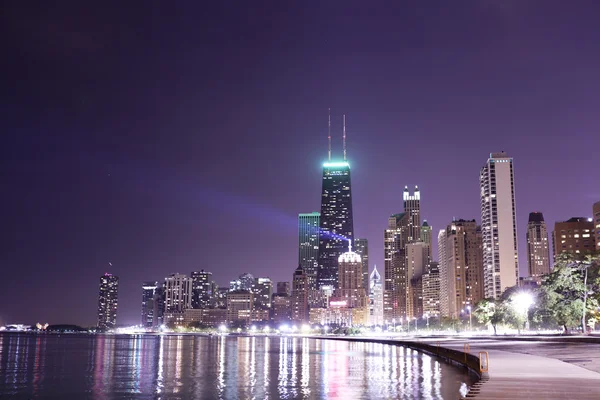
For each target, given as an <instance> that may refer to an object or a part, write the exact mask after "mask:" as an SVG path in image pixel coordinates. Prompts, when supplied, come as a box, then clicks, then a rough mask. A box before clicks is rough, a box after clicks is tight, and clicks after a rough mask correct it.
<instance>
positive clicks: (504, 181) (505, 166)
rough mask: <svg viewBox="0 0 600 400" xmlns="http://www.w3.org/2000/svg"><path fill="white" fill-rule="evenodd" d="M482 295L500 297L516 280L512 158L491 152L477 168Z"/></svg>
mask: <svg viewBox="0 0 600 400" xmlns="http://www.w3.org/2000/svg"><path fill="white" fill-rule="evenodd" d="M479 183H480V188H481V229H482V234H483V265H484V270H483V272H484V296H485V298H495V299H498V298H500V295H501V294H502V292H504V291H505V290H506V289H507V288H509V287H512V286H515V285H516V284H517V281H518V277H519V260H518V256H517V255H518V253H517V223H516V217H515V186H514V172H513V159H512V158H511V157H508V156H507V155H506V153H504V152H501V153H492V154H490V158H489V159H488V161H487V163H486V164H485V165H484V166H483V168H481V173H480V176H479Z"/></svg>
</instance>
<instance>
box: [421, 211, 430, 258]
mask: <svg viewBox="0 0 600 400" xmlns="http://www.w3.org/2000/svg"><path fill="white" fill-rule="evenodd" d="M421 242H423V243H425V244H426V245H427V246H429V254H428V256H429V260H431V251H432V248H431V246H432V241H431V226H430V225H429V224H428V223H427V220H424V221H423V225H421Z"/></svg>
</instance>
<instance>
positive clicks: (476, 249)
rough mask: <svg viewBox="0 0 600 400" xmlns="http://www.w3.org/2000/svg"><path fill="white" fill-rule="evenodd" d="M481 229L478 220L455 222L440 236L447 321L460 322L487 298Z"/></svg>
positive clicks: (442, 301)
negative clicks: (465, 313) (461, 315)
mask: <svg viewBox="0 0 600 400" xmlns="http://www.w3.org/2000/svg"><path fill="white" fill-rule="evenodd" d="M482 243H483V242H482V235H481V229H480V227H479V226H477V222H475V220H471V221H465V220H462V219H461V220H458V221H453V222H452V223H451V224H450V225H448V227H447V228H446V230H445V231H441V232H440V235H439V236H438V249H439V251H438V253H439V257H440V262H439V271H440V281H441V288H440V304H441V312H442V316H443V317H450V318H458V317H459V316H460V312H461V311H462V310H463V309H465V308H466V307H467V306H471V307H473V306H474V304H476V303H477V302H479V301H480V300H481V299H482V298H483V291H482V285H481V283H482V282H481V280H482V277H483V265H482V261H483V256H482V251H483V250H482Z"/></svg>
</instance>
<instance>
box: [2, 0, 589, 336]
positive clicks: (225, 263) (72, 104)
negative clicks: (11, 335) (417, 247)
mask: <svg viewBox="0 0 600 400" xmlns="http://www.w3.org/2000/svg"><path fill="white" fill-rule="evenodd" d="M515 4H516V3H515ZM11 7H12V8H9V9H8V10H7V12H6V14H5V15H4V16H3V17H2V18H7V21H9V22H7V23H6V26H7V29H8V30H9V33H12V36H14V37H16V38H17V42H18V43H16V45H15V47H12V48H10V49H9V52H8V54H7V56H8V57H10V58H11V59H14V60H15V62H14V63H11V64H10V65H8V68H9V70H10V71H9V72H8V74H9V75H10V76H13V77H14V78H15V79H11V80H10V82H8V83H7V87H6V91H5V96H6V97H5V96H3V97H4V99H3V104H5V105H6V107H3V111H2V112H3V117H4V120H5V121H6V128H5V130H6V132H8V133H9V135H8V136H10V138H9V140H8V141H7V142H6V146H3V147H4V148H3V150H5V152H6V154H5V155H4V157H2V160H3V163H5V164H6V168H4V171H5V173H7V176H8V178H7V188H6V192H7V193H9V196H7V198H6V201H7V206H6V207H4V208H3V209H2V210H3V211H2V217H3V220H4V221H5V224H6V225H5V226H6V227H7V231H8V232H10V235H9V236H10V237H9V238H8V240H6V241H5V242H3V251H2V252H1V253H2V259H1V260H0V261H1V262H2V265H5V266H11V268H12V269H11V278H10V279H11V282H14V283H13V284H11V285H10V287H7V288H6V289H5V290H2V291H0V304H11V305H13V304H14V299H15V298H18V299H19V304H18V306H17V307H14V306H11V307H10V308H8V307H0V321H1V322H23V323H32V322H34V321H38V320H43V321H50V322H53V323H61V322H73V323H79V324H81V325H93V324H94V316H95V313H94V311H93V310H95V309H96V308H97V300H98V299H97V291H98V287H97V284H98V276H101V275H102V274H103V273H104V272H109V273H112V274H114V275H117V276H119V311H118V319H117V324H121V323H124V324H128V323H129V324H134V323H139V321H140V304H139V303H140V285H141V283H142V282H145V281H153V280H155V279H157V280H159V282H160V280H161V279H163V278H164V277H166V276H168V275H170V274H172V273H174V272H176V271H186V272H187V273H189V272H190V271H198V270H200V269H205V270H207V271H210V272H212V273H213V277H214V279H215V280H216V281H217V282H218V283H219V285H220V286H225V285H226V283H227V282H229V280H231V279H234V278H235V277H237V276H238V275H240V274H241V273H243V272H250V273H252V274H255V276H269V277H270V278H271V279H272V280H273V282H276V281H291V275H292V273H293V271H294V269H295V268H296V267H297V264H296V262H295V261H296V260H297V254H298V250H297V243H298V238H297V226H298V225H297V215H298V213H302V212H306V211H310V210H318V209H319V205H320V202H319V193H320V190H321V188H320V183H321V182H320V178H321V171H320V167H321V166H322V162H323V160H325V159H326V157H327V110H328V108H331V109H332V111H333V112H334V115H341V114H342V113H345V114H346V115H347V130H348V138H349V140H348V154H349V155H350V156H351V157H350V159H351V160H350V162H351V167H352V186H353V188H352V191H353V193H352V196H353V217H354V237H359V238H365V239H368V240H369V258H370V264H371V268H372V266H373V265H374V264H377V265H379V266H380V269H379V271H380V273H382V276H383V268H382V267H383V266H384V261H383V243H382V240H381V232H382V230H383V229H385V226H386V222H387V218H388V217H389V216H390V215H391V214H393V213H396V212H399V211H400V210H402V195H403V184H404V182H411V183H416V184H418V186H419V189H420V190H422V191H423V193H424V197H423V200H422V202H421V209H422V210H423V212H422V215H421V218H422V219H427V221H428V223H429V225H430V226H431V227H432V228H433V232H437V231H438V230H439V229H442V228H443V227H445V226H446V225H447V224H448V222H449V221H451V220H452V218H453V217H456V218H464V219H473V218H475V219H476V220H477V222H478V223H481V221H480V218H481V216H480V205H479V169H480V168H481V166H482V165H483V164H484V163H485V161H486V158H487V156H488V154H489V153H490V152H496V151H501V150H505V151H506V152H507V153H508V154H509V155H510V156H511V157H512V158H513V159H514V163H515V197H516V222H517V235H518V237H517V239H518V249H519V267H520V270H519V272H520V275H521V276H526V275H527V272H526V271H527V245H526V238H525V232H526V227H527V220H528V215H529V213H530V212H534V211H539V212H542V213H543V214H544V217H545V220H546V222H547V224H548V230H550V227H552V226H554V223H555V222H557V221H566V220H568V219H570V218H572V217H579V216H581V217H592V204H594V203H595V202H597V201H598V200H599V199H600V188H598V187H597V186H594V185H591V184H590V178H589V177H585V176H583V174H581V173H580V171H593V170H594V168H595V165H594V160H593V158H592V157H591V156H587V155H586V153H585V152H584V150H585V149H587V148H591V147H592V146H591V145H593V144H594V141H596V143H597V140H598V139H595V136H594V135H595V132H597V131H598V129H599V127H598V122H596V121H595V120H594V118H593V117H591V116H593V115H595V110H596V109H597V108H598V107H599V106H600V99H599V98H598V95H597V93H600V90H598V87H597V85H598V83H597V80H596V79H595V71H597V70H598V68H600V57H599V56H598V54H597V52H596V51H595V48H596V43H597V41H598V40H600V34H598V32H597V30H596V29H595V25H596V21H595V18H594V17H593V13H591V12H589V11H588V10H585V9H584V7H581V9H574V8H570V9H565V8H563V7H562V5H560V4H558V3H553V2H549V3H546V5H545V6H544V12H545V14H544V15H545V16H546V19H543V20H542V19H540V18H533V17H534V16H535V15H537V14H536V12H538V11H539V8H536V6H535V5H529V6H514V7H512V8H511V7H508V8H502V7H499V6H498V7H495V6H491V5H490V6H486V7H483V6H478V5H475V4H474V3H473V4H471V5H468V6H467V5H463V6H460V7H449V6H443V12H441V13H440V12H439V10H437V9H435V7H433V6H427V5H423V6H422V7H423V9H422V10H420V12H415V11H414V10H408V11H407V10H403V9H402V8H401V7H398V6H397V7H398V8H394V9H393V11H394V12H391V11H392V10H389V9H385V8H380V7H381V6H374V7H369V8H365V7H363V6H359V5H357V4H353V3H352V2H350V3H349V4H348V5H347V7H345V9H344V10H343V13H344V21H345V22H344V23H341V22H340V21H333V22H332V23H331V24H330V22H331V15H334V14H335V13H336V12H338V11H339V10H337V11H336V10H334V9H333V8H331V9H330V8H329V7H332V6H330V5H324V6H323V9H321V10H320V11H318V12H315V13H305V14H307V15H305V16H304V17H303V18H295V17H294V16H293V15H291V14H290V13H285V12H284V13H283V15H282V16H281V20H280V21H281V23H280V24H276V25H275V27H274V28H270V29H273V30H272V31H269V30H267V32H266V34H261V33H255V34H253V35H245V33H246V31H247V29H248V28H249V26H250V22H249V21H250V20H252V19H253V18H254V19H255V20H259V21H270V19H269V18H268V16H267V17H266V16H265V14H263V13H261V12H260V11H257V10H254V9H245V8H244V9H243V10H229V9H226V10H225V9H223V8H220V7H224V6H215V7H217V9H214V8H213V9H209V10H207V13H208V15H209V16H215V15H227V16H229V18H233V20H236V21H241V23H239V24H227V25H226V28H224V29H223V30H218V32H220V33H222V35H221V36H222V39H221V40H222V42H218V43H217V45H215V44H210V43H208V44H207V43H206V42H205V40H208V39H204V38H205V36H207V35H206V32H207V31H206V30H203V29H209V28H210V29H220V28H219V27H218V26H217V25H215V24H213V23H211V24H210V26H209V27H208V28H203V26H205V25H206V24H198V23H196V22H197V21H196V20H195V19H193V16H194V15H195V14H196V15H197V13H198V12H199V11H200V10H198V8H194V9H193V10H188V11H189V12H187V13H185V14H187V15H189V18H190V19H189V20H188V19H187V18H184V19H185V20H186V21H188V22H190V24H187V25H186V24H179V23H178V22H177V23H175V22H174V21H172V20H170V19H168V18H166V19H164V20H162V21H160V22H158V23H156V24H155V23H154V22H155V20H154V18H152V16H151V15H149V14H146V13H145V11H144V10H142V11H140V10H138V9H135V10H134V9H133V7H131V6H126V7H123V9H122V11H123V12H125V13H130V14H131V15H133V14H136V15H138V17H139V18H140V20H141V21H142V22H140V30H139V31H140V32H142V35H141V36H142V37H144V34H145V35H151V32H154V31H155V32H157V34H158V35H161V32H162V33H168V35H165V36H164V40H165V42H160V43H158V44H156V43H155V42H154V41H152V40H149V41H147V42H146V41H144V40H142V39H140V38H139V36H138V35H137V34H135V35H134V34H133V33H132V32H131V31H130V30H129V27H126V26H124V24H122V23H120V22H119V21H116V20H114V19H112V18H111V17H110V12H109V11H99V12H98V13H83V14H82V13H81V11H80V10H78V9H73V10H72V13H66V12H64V11H65V10H64V9H63V8H62V7H57V8H56V9H55V10H49V11H48V15H46V16H45V17H43V18H42V17H34V16H33V15H37V14H35V13H32V12H30V11H29V10H27V9H25V7H26V6H25V5H12V6H11ZM298 7H299V8H301V9H300V10H299V11H305V10H306V9H305V8H303V7H304V6H303V5H302V6H298ZM591 7H597V6H595V5H593V4H592V5H591ZM192 11H195V12H192ZM107 13H108V14H107ZM245 13H248V15H249V16H248V17H247V16H246V15H245ZM63 14H64V15H75V16H78V17H81V18H72V19H71V18H67V17H65V16H63ZM301 14H302V13H301ZM308 14H310V16H309V15H308ZM302 15H304V14H302ZM364 15H370V16H374V17H375V16H376V17H377V18H375V21H378V22H370V21H366V22H365V20H364V19H361V21H362V22H361V24H364V26H363V29H362V30H361V31H360V33H359V32H354V31H353V29H351V27H352V25H353V24H352V22H353V21H354V22H358V21H359V18H358V17H359V16H363V17H364ZM442 15H443V17H442ZM417 16H418V17H419V18H417ZM530 17H531V18H530ZM39 19H41V21H39ZM209 19H210V18H209ZM75 20H77V21H78V22H77V23H75V22H73V21H75ZM215 20H217V19H215ZM417 20H418V21H420V22H419V23H418V24H417V23H415V22H414V21H417ZM14 21H20V22H19V23H18V24H17V23H15V22H14ZM106 21H108V22H107V24H112V28H113V29H114V30H115V32H116V33H113V34H111V35H108V34H106V32H104V31H103V30H102V26H103V25H104V23H105V22H106ZM192 21H193V22H195V23H194V24H191V22H192ZM524 21H527V22H524ZM38 22H39V23H38ZM325 22H327V23H325ZM307 23H309V24H310V25H311V26H314V27H315V29H314V30H313V31H311V32H308V33H307V36H306V37H304V38H300V37H298V36H297V35H296V34H294V33H293V32H297V31H300V29H298V28H299V27H302V26H305V25H306V24H307ZM565 24H566V25H565ZM567 25H568V26H570V27H571V28H572V30H568V31H565V30H562V29H558V30H557V29H556V27H557V26H567ZM32 26H36V27H37V26H40V27H41V28H40V29H41V31H42V32H43V35H42V36H43V37H44V39H43V40H41V41H40V40H38V39H39V38H38V36H35V34H34V33H31V32H33V31H34V30H32V29H30V27H32ZM380 26H382V27H383V26H387V27H389V29H390V30H391V31H390V34H389V35H388V34H385V35H382V34H381V31H380V30H379V27H380ZM397 26H402V27H403V29H404V30H403V31H402V32H400V31H399V30H397V29H396V28H394V27H397ZM459 26H460V27H461V28H460V29H458V28H457V27H459ZM58 27H62V28H58ZM287 27H289V30H288V28H287ZM450 27H454V28H455V29H456V30H454V31H451V32H448V28H450ZM179 28H181V29H179ZM488 28H489V29H488ZM495 30H498V31H499V32H500V33H495ZM507 30H508V32H507ZM425 33H426V34H425ZM507 33H508V35H506V34H507ZM538 35H543V37H544V38H545V39H544V40H543V41H540V40H539V39H536V38H539V37H542V36H538ZM150 37H151V36H150ZM271 37H279V38H280V40H273V41H271V40H270V39H268V38H271ZM189 38H192V39H191V41H188V39H189ZM523 38H527V39H526V40H523ZM213 39H214V38H213V37H212V36H211V39H210V40H213ZM559 42H560V44H559ZM173 43H180V46H179V47H178V46H173V45H172V44H173ZM223 43H231V46H230V47H228V46H224V45H223ZM205 44H207V45H206V46H204V45H205ZM121 46H134V47H135V48H137V49H138V52H127V51H121V50H123V49H125V48H126V47H121ZM294 46H297V47H299V49H300V50H299V51H294V52H291V51H290V50H289V48H294ZM17 48H19V49H20V50H19V51H18V52H17V53H16V49H17ZM198 48H206V50H205V53H202V54H199V53H197V51H198V50H197V49H198ZM390 48H397V49H398V51H397V52H390V51H389V49H390ZM423 48H426V49H429V51H427V52H423ZM21 49H22V50H21ZM115 49H116V50H115ZM247 49H259V50H256V51H257V53H260V54H253V53H252V52H250V51H249V50H247ZM575 50H576V51H575ZM16 54H18V55H16ZM297 55H302V56H301V57H300V56H297ZM241 58H243V59H244V60H245V63H240V62H239V60H240V59H241ZM157 59H161V60H173V62H172V63H170V64H169V65H168V67H167V66H166V65H165V64H163V63H162V62H156V61H155V60H157ZM241 64H244V69H242V68H240V65H241ZM575 66H576V67H577V68H578V73H577V74H572V73H570V72H569V71H572V69H573V67H575ZM434 68H435V69H434ZM439 71H444V73H438V72H439ZM540 71H542V72H543V73H540ZM31 76H36V77H37V78H36V79H30V77H31ZM156 76H161V77H162V79H161V80H159V81H156V80H155V79H154V77H156ZM567 76H568V78H565V77H567ZM206 77H208V78H206ZM240 88H243V89H244V90H240ZM209 93H212V95H209ZM215 93H216V95H215ZM290 93H294V96H289V94H290ZM341 131H342V130H341V121H338V120H337V119H332V129H331V132H332V145H333V153H334V154H338V155H339V154H341V139H342V138H341ZM565 138H568V140H564V139H565ZM532 149H535V151H532ZM415 166H420V168H414V167H415ZM449 166H451V167H450V168H449ZM215 171H219V173H216V172H215ZM399 182H400V183H399ZM566 183H568V184H569V193H570V194H575V196H572V195H571V196H565V197H561V196H557V192H558V191H559V187H562V186H563V185H565V184H566ZM232 227H236V228H246V227H248V228H251V229H254V231H256V232H260V234H258V235H254V234H251V235H244V237H243V240H242V241H235V242H234V245H232V242H233V241H232V232H233V230H232V229H231V228H232ZM267 246H268V247H267ZM436 249H437V246H436V245H435V244H434V246H433V250H434V253H436ZM265 254H268V255H269V257H268V259H267V261H265ZM433 258H434V259H437V255H435V254H434V257H433ZM109 263H112V266H110V265H109ZM56 276H58V277H63V276H69V277H70V279H69V280H64V279H56V278H55V277H56ZM26 285H27V290H28V292H30V293H31V295H30V296H28V298H22V297H21V296H18V293H21V292H22V291H23V290H25V289H24V286H26ZM67 291H68V293H69V296H64V297H62V296H56V293H66V292H67ZM73 298H77V299H78V301H77V303H76V304H74V305H72V304H71V301H72V299H73ZM65 309H68V310H69V315H65V311H64V310H65Z"/></svg>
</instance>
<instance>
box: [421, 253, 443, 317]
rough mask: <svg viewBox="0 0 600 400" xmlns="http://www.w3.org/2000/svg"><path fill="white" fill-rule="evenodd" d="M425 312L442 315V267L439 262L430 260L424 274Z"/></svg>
mask: <svg viewBox="0 0 600 400" xmlns="http://www.w3.org/2000/svg"><path fill="white" fill-rule="evenodd" d="M422 281H423V314H424V315H428V316H429V317H439V316H440V269H439V264H438V263H436V262H430V263H429V265H428V266H427V271H426V272H425V274H423V279H422Z"/></svg>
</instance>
